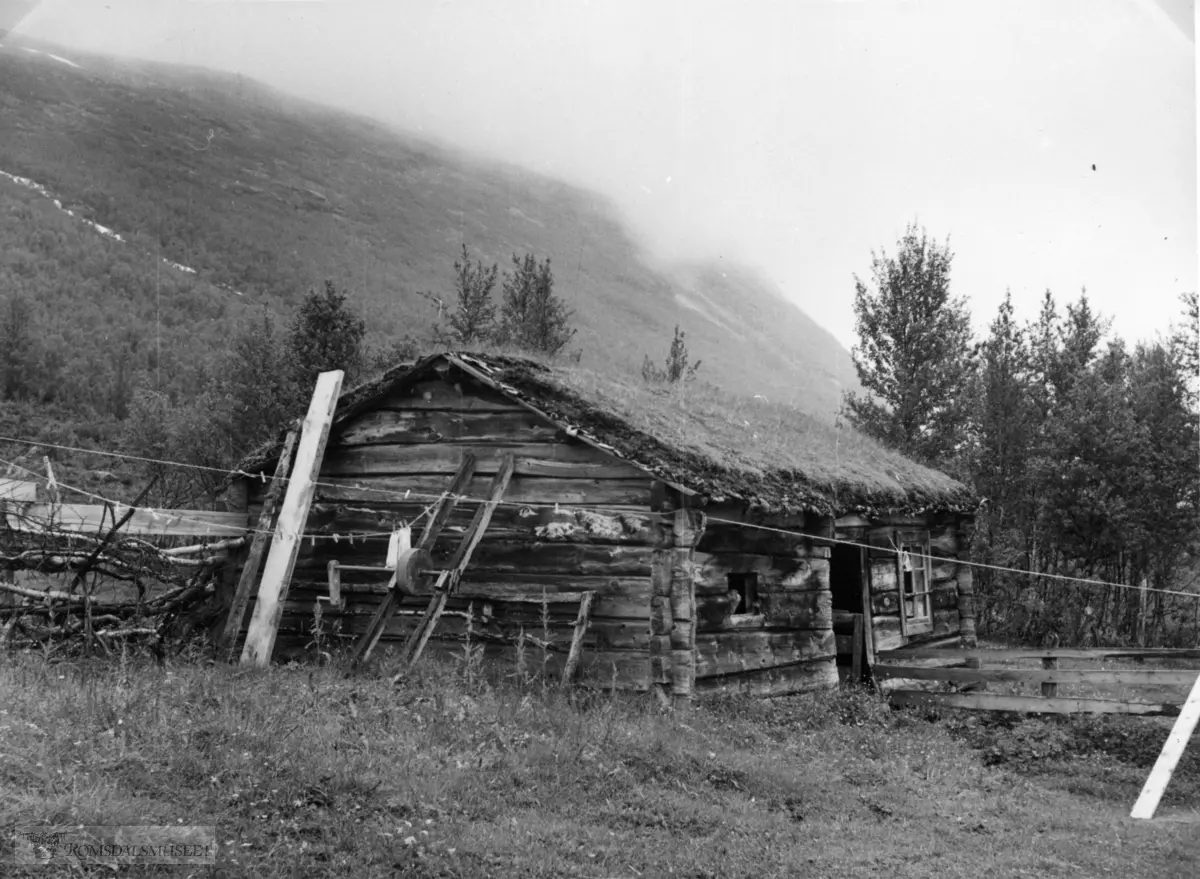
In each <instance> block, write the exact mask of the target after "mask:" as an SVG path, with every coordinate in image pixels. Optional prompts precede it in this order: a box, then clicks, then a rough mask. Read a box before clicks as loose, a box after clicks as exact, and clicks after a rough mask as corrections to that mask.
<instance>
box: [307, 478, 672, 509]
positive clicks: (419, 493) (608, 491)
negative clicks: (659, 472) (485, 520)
mask: <svg viewBox="0 0 1200 879" xmlns="http://www.w3.org/2000/svg"><path fill="white" fill-rule="evenodd" d="M488 483H489V480H487V479H484V478H479V479H474V480H472V481H471V482H470V483H468V484H467V486H466V489H465V490H464V491H463V495H464V496H465V497H467V498H470V499H473V500H482V499H483V498H484V497H485V496H486V495H487V487H488ZM445 485H446V478H445V477H444V476H433V475H424V476H397V477H388V478H385V477H378V476H375V477H370V478H357V479H351V478H347V477H337V476H326V475H322V476H321V480H320V483H319V484H318V485H317V493H316V499H317V500H318V501H319V502H330V501H334V502H336V501H370V502H377V503H385V502H389V501H390V502H397V503H398V502H403V501H404V500H405V499H406V496H407V498H408V500H410V501H412V500H427V501H431V500H433V499H435V498H437V496H438V495H439V494H440V493H441V490H442V489H443V488H444V487H445ZM652 485H653V481H652V480H651V479H649V478H648V477H646V476H639V477H638V478H636V479H574V478H570V479H568V478H551V477H533V476H517V477H514V478H513V481H512V483H511V484H510V485H509V489H508V491H507V492H505V495H504V497H505V501H506V502H507V503H522V504H561V505H563V506H572V507H575V506H588V505H592V506H601V507H606V508H610V507H614V506H621V507H638V508H641V509H645V510H649V508H650V492H651V487H652Z"/></svg>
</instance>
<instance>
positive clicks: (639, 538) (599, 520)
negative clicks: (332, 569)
mask: <svg viewBox="0 0 1200 879" xmlns="http://www.w3.org/2000/svg"><path fill="white" fill-rule="evenodd" d="M475 506H476V504H475V503H474V502H473V501H464V502H462V503H460V504H459V506H458V507H457V508H456V509H455V512H454V513H453V514H452V515H451V517H450V520H449V521H448V522H447V524H446V527H445V529H444V530H443V532H442V536H441V538H440V540H442V541H443V542H445V543H447V544H449V542H450V541H452V540H455V539H456V536H457V535H461V534H463V533H464V532H465V531H466V529H467V527H468V526H469V525H470V518H469V517H470V515H472V514H473V513H474V508H475ZM421 515H422V509H421V507H419V506H414V505H404V506H403V508H402V510H397V509H387V510H384V509H379V508H376V507H367V506H362V505H359V504H353V503H343V504H331V503H324V504H318V505H316V506H315V507H314V508H313V510H312V512H311V513H310V514H309V525H308V529H307V531H308V533H309V534H315V535H319V536H321V537H322V538H325V537H329V538H332V537H334V536H337V537H338V544H339V546H340V545H341V544H342V543H343V542H345V543H346V545H347V546H349V536H348V535H353V534H356V533H357V534H359V535H361V534H363V533H371V532H375V533H376V534H377V535H378V534H381V533H382V532H386V531H390V530H392V529H395V528H397V527H400V526H401V525H403V524H405V523H408V522H416V523H417V526H416V527H418V528H419V527H420V524H419V520H420V518H421ZM654 529H655V526H654V523H653V520H652V519H650V518H649V517H648V516H643V515H639V514H638V513H635V512H628V513H624V512H616V511H611V512H610V511H608V510H599V509H589V508H587V507H560V508H559V509H558V510H555V509H554V508H553V507H524V506H508V505H505V506H501V507H499V508H498V509H497V510H496V512H495V514H494V515H493V516H492V521H491V522H490V523H489V524H488V530H487V533H486V534H484V536H483V539H484V540H489V541H491V540H526V541H530V542H537V543H543V542H545V543H599V544H626V545H649V544H651V543H653V541H654V535H655V530H654ZM356 540H357V539H356Z"/></svg>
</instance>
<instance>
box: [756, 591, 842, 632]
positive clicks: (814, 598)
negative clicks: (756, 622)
mask: <svg viewBox="0 0 1200 879" xmlns="http://www.w3.org/2000/svg"><path fill="white" fill-rule="evenodd" d="M759 598H760V599H761V601H762V612H763V616H764V620H763V625H764V626H766V627H767V628H768V629H771V628H788V629H826V628H829V627H830V626H831V625H832V624H833V596H832V595H831V594H830V593H829V591H828V590H826V589H820V590H805V591H802V592H794V591H787V592H780V591H774V590H772V591H769V592H762V593H760V595H759Z"/></svg>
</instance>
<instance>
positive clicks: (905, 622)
mask: <svg viewBox="0 0 1200 879" xmlns="http://www.w3.org/2000/svg"><path fill="white" fill-rule="evenodd" d="M896 548H897V552H896V580H897V585H898V586H899V603H900V632H901V634H902V635H904V636H905V637H908V636H910V635H923V634H926V633H929V632H932V631H933V557H932V556H931V555H930V552H929V550H930V546H929V533H928V532H924V533H922V534H897V535H896ZM906 558H907V560H908V562H909V565H910V567H911V570H907V571H906V570H905V566H904V563H905V559H906ZM918 573H920V574H922V575H923V583H922V584H921V585H922V586H923V588H918V582H917V574H918ZM906 575H909V576H907V577H906Z"/></svg>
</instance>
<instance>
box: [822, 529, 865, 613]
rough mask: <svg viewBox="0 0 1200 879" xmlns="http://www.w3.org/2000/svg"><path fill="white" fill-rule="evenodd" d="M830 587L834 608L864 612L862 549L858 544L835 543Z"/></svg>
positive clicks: (830, 568) (830, 566) (830, 558)
mask: <svg viewBox="0 0 1200 879" xmlns="http://www.w3.org/2000/svg"><path fill="white" fill-rule="evenodd" d="M829 589H830V591H831V592H832V593H833V609H834V610H843V611H847V612H849V613H862V612H863V566H862V550H860V549H859V548H858V547H857V546H844V545H841V544H835V545H834V547H833V549H832V551H831V553H830V557H829Z"/></svg>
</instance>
